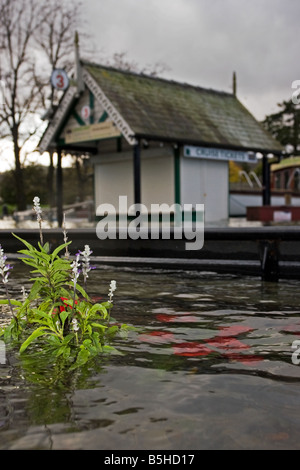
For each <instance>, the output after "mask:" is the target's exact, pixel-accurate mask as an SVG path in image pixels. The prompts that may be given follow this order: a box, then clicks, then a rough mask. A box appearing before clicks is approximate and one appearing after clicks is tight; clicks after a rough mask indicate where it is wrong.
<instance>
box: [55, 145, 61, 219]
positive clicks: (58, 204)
mask: <svg viewBox="0 0 300 470" xmlns="http://www.w3.org/2000/svg"><path fill="white" fill-rule="evenodd" d="M61 159H62V156H61V150H58V151H57V168H56V210H57V222H58V226H59V227H61V226H62V222H63V173H62V166H61Z"/></svg>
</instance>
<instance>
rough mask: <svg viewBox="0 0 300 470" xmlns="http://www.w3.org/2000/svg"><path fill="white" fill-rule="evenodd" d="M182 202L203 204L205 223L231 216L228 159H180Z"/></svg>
mask: <svg viewBox="0 0 300 470" xmlns="http://www.w3.org/2000/svg"><path fill="white" fill-rule="evenodd" d="M180 172H181V204H204V205H205V222H218V221H221V220H225V219H227V218H228V213H229V207H228V204H229V203H228V200H229V171H228V162H227V161H214V160H204V159H200V158H189V157H182V158H181V167H180Z"/></svg>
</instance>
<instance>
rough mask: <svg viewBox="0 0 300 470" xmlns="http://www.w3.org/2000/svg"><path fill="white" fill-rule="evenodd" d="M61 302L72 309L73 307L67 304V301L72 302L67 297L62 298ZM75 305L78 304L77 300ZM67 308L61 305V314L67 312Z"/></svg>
mask: <svg viewBox="0 0 300 470" xmlns="http://www.w3.org/2000/svg"><path fill="white" fill-rule="evenodd" d="M61 300H62V301H63V303H64V304H65V306H66V307H69V308H71V309H72V306H71V305H69V304H68V303H67V302H66V300H67V301H69V302H70V299H67V298H66V297H61ZM75 304H78V302H77V300H75ZM66 307H64V305H60V306H59V310H60V313H61V312H65V310H66Z"/></svg>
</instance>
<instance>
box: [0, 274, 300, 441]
mask: <svg viewBox="0 0 300 470" xmlns="http://www.w3.org/2000/svg"><path fill="white" fill-rule="evenodd" d="M11 278H13V279H14V289H15V290H16V292H19V284H18V283H19V282H20V284H22V283H24V281H23V278H24V271H23V268H22V269H21V268H20V267H19V266H16V267H15V269H14V271H13V273H12V274H11ZM111 279H115V280H116V281H117V291H116V293H115V297H114V299H115V306H114V309H113V316H114V317H115V318H116V319H117V320H118V321H120V322H125V323H129V324H131V325H134V326H136V327H138V331H135V332H131V333H130V334H129V338H128V339H127V340H125V339H121V338H120V339H117V340H116V342H115V346H117V347H118V348H119V350H121V351H122V352H123V355H122V356H111V357H109V358H108V357H107V358H104V359H103V358H99V359H98V360H97V361H95V362H94V363H92V364H91V365H90V366H89V367H86V368H84V369H82V370H77V371H73V372H72V373H70V372H69V373H65V372H62V371H60V370H59V366H57V367H53V365H52V364H49V363H47V361H46V360H45V358H43V356H42V354H41V358H40V362H39V367H37V366H36V363H31V362H30V360H27V359H26V360H23V361H22V360H20V358H19V357H18V356H16V355H15V354H14V353H13V352H10V351H9V352H8V358H7V363H6V364H5V365H4V364H2V365H0V449H103V450H117V449H119V450H122V449H128V450H133V449H146V450H164V449H168V450H190V449H194V450H197V449H298V448H299V442H300V412H299V398H300V365H297V364H293V362H292V353H293V352H295V353H296V354H297V352H296V351H295V349H292V344H293V342H294V341H295V340H297V339H299V341H300V289H299V284H300V283H299V282H298V281H280V282H279V283H276V284H275V283H274V284H273V283H263V282H262V281H261V280H260V279H258V278H252V277H239V276H233V275H222V276H221V275H217V274H215V273H207V272H206V273H204V272H203V273H197V272H187V271H163V270H157V271H155V270H145V269H138V270H132V269H129V268H128V269H116V268H111V267H105V266H98V269H97V270H96V271H93V272H92V274H91V276H90V284H89V292H90V293H91V294H92V295H93V296H94V297H95V298H97V300H99V297H101V298H102V299H103V300H106V299H107V293H108V287H109V283H110V280H111ZM299 344H300V343H299ZM299 357H300V354H299Z"/></svg>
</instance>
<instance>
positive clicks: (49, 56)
mask: <svg viewBox="0 0 300 470" xmlns="http://www.w3.org/2000/svg"><path fill="white" fill-rule="evenodd" d="M80 11H81V4H80V3H78V2H77V3H76V2H73V3H72V5H71V8H70V3H68V2H66V1H62V0H48V1H47V4H46V6H45V9H44V13H45V19H44V21H43V22H41V23H40V25H39V28H38V29H37V31H36V34H35V39H36V42H37V44H38V45H39V46H40V48H41V50H42V51H43V54H44V56H45V58H46V60H47V68H48V79H49V77H50V74H51V72H52V70H54V69H56V68H58V67H59V68H62V69H64V70H65V71H66V72H67V73H68V72H70V71H71V70H72V68H73V65H74V59H73V51H74V35H75V30H76V26H77V20H78V17H79V15H80ZM61 93H62V92H60V91H58V90H55V89H54V88H53V87H51V90H50V93H48V95H47V100H46V102H45V107H47V108H48V109H49V116H48V118H51V117H52V115H53V113H54V111H55V107H56V105H57V102H58V101H59V98H60V95H61ZM54 173H55V170H54V160H53V152H51V151H50V152H49V166H48V174H47V186H48V194H49V203H50V205H51V206H54V205H55V192H54V190H53V189H54Z"/></svg>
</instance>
